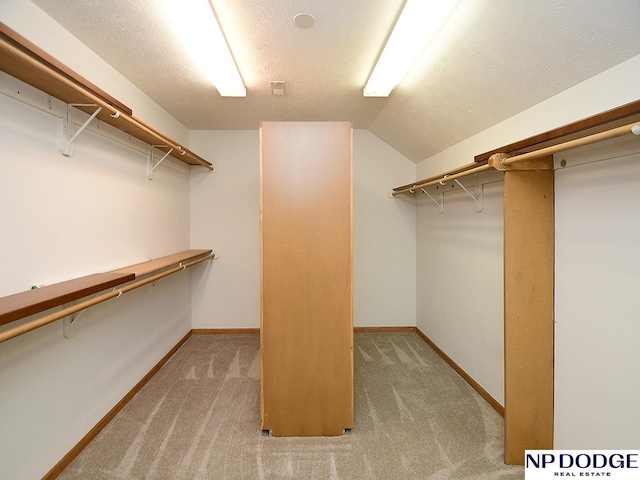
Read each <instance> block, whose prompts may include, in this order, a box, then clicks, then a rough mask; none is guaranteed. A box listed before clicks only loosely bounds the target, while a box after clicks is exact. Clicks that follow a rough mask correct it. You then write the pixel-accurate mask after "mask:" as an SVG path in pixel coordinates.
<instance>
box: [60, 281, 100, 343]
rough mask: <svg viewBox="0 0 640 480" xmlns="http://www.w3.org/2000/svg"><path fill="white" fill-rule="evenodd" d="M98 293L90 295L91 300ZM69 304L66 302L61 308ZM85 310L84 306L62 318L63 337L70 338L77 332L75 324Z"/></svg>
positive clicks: (67, 306) (65, 307)
mask: <svg viewBox="0 0 640 480" xmlns="http://www.w3.org/2000/svg"><path fill="white" fill-rule="evenodd" d="M99 294H100V292H98V293H96V294H95V295H94V296H93V297H91V300H93V299H94V298H96V297H97V296H98V295H99ZM70 306H71V304H70V303H67V304H66V305H65V306H64V307H63V309H67V308H69V307H70ZM86 310H87V309H86V308H85V309H83V310H80V311H79V312H75V313H72V314H71V315H67V316H66V317H64V318H63V319H62V336H63V337H64V338H72V337H74V336H75V334H76V332H77V325H78V323H77V321H78V319H79V318H80V317H81V316H82V314H83V313H84V312H85V311H86Z"/></svg>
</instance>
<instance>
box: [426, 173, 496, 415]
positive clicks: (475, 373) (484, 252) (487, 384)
mask: <svg viewBox="0 0 640 480" xmlns="http://www.w3.org/2000/svg"><path fill="white" fill-rule="evenodd" d="M478 182H479V183H480V184H481V185H482V190H483V194H484V210H483V211H482V212H480V213H477V212H476V211H475V203H474V202H473V200H472V199H471V198H470V197H469V196H468V195H467V194H466V193H465V192H464V191H462V190H461V189H460V188H459V187H455V188H451V184H452V182H448V183H447V184H446V186H445V187H439V188H443V189H444V191H445V192H447V193H445V194H444V213H442V214H438V207H437V206H436V205H435V204H434V203H433V202H432V201H431V200H430V199H429V198H428V197H427V196H426V195H424V194H422V193H417V194H416V196H417V199H418V208H417V216H418V232H417V238H418V248H417V269H418V275H417V291H418V294H417V298H418V302H417V304H418V310H417V322H416V324H417V326H418V328H419V329H420V330H421V331H422V332H424V333H425V334H426V335H427V336H428V337H429V338H430V339H431V340H433V341H434V342H435V344H436V345H438V346H439V347H440V348H441V349H442V350H444V352H445V353H446V354H447V355H448V356H449V357H451V358H452V359H453V360H454V361H455V362H456V363H458V365H460V367H462V369H463V370H464V371H465V372H467V373H468V374H469V375H470V376H471V377H472V378H474V379H475V380H476V381H477V382H478V383H479V384H480V385H482V386H483V388H484V389H485V390H487V391H488V392H489V393H490V394H491V396H493V398H495V399H496V400H497V401H498V402H500V403H503V401H504V380H503V375H502V372H503V368H502V365H503V362H504V336H503V297H502V285H503V270H502V266H503V262H502V255H503V248H502V247H503V243H502V238H503V226H502V193H503V183H502V174H495V173H484V174H481V175H480V176H479V179H478ZM462 183H463V184H464V185H465V187H467V188H468V189H469V190H470V191H472V193H475V191H474V190H472V188H475V182H474V178H473V177H465V178H464V179H462ZM454 185H455V184H454ZM427 191H428V192H429V193H430V194H431V195H432V196H434V195H436V189H435V187H430V188H429V189H428V190H427ZM436 199H437V198H436Z"/></svg>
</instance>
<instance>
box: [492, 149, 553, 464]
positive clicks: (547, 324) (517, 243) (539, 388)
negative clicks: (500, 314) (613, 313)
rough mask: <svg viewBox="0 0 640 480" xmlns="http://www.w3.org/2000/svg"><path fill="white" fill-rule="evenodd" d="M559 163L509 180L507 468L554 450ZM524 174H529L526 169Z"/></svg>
mask: <svg viewBox="0 0 640 480" xmlns="http://www.w3.org/2000/svg"><path fill="white" fill-rule="evenodd" d="M552 168H553V161H552V158H551V157H549V158H546V159H542V160H538V161H536V162H532V163H529V164H527V165H520V164H514V165H512V166H510V167H508V169H507V171H505V175H504V344H505V462H506V463H507V464H522V463H523V462H524V452H525V450H528V449H531V450H535V449H552V448H553V272H554V264H553V262H554V253H553V252H554V209H553V170H552ZM521 169H524V170H521Z"/></svg>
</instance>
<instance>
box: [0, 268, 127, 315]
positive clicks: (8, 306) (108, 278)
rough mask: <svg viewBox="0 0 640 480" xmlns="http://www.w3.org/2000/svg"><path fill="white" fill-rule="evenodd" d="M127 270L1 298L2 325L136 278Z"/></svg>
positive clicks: (100, 274) (94, 275)
mask: <svg viewBox="0 0 640 480" xmlns="http://www.w3.org/2000/svg"><path fill="white" fill-rule="evenodd" d="M135 278H136V276H135V275H134V274H133V273H128V272H121V273H118V272H109V273H96V274H93V275H88V276H86V277H81V278H76V279H74V280H69V281H67V282H62V283H56V284H54V285H49V286H46V287H42V288H37V289H34V290H28V291H26V292H22V293H17V294H15V295H10V296H8V297H4V298H0V325H4V324H7V323H10V322H13V321H15V320H19V319H21V318H25V317H28V316H29V315H34V314H36V313H40V312H44V311H45V310H48V309H50V308H53V307H57V306H60V305H64V304H65V303H69V302H72V301H74V300H78V299H79V298H82V297H86V296H87V295H92V294H94V293H98V292H100V291H102V290H106V289H108V288H112V287H115V286H118V285H122V284H123V283H127V282H130V281H132V280H135Z"/></svg>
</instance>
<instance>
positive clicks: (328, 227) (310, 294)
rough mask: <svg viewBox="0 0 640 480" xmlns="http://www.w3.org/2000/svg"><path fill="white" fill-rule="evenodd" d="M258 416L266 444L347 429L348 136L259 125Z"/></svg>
mask: <svg viewBox="0 0 640 480" xmlns="http://www.w3.org/2000/svg"><path fill="white" fill-rule="evenodd" d="M260 147H261V148H260V170H261V175H260V177H261V267H262V268H261V335H260V343H261V345H260V351H261V360H262V364H261V378H262V382H261V418H262V429H263V430H271V432H272V434H273V435H274V436H335V435H341V434H342V432H343V429H348V428H351V427H352V426H353V318H352V317H353V255H352V246H353V245H352V238H353V231H352V228H353V227H352V225H353V216H352V160H351V158H352V129H351V125H350V123H349V122H263V123H262V125H261V129H260Z"/></svg>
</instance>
